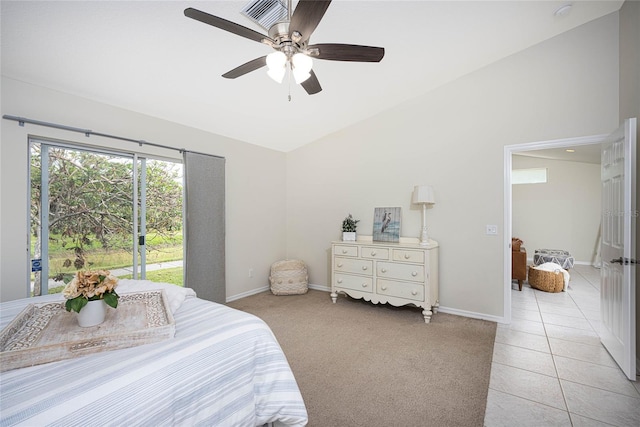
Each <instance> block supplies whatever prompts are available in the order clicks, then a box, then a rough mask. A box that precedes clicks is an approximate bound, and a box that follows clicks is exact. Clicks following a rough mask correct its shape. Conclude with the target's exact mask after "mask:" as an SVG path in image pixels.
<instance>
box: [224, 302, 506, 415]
mask: <svg viewBox="0 0 640 427" xmlns="http://www.w3.org/2000/svg"><path fill="white" fill-rule="evenodd" d="M228 305H229V306H231V307H234V308H237V309H240V310H243V311H246V312H249V313H253V314H255V315H257V316H258V317H260V318H262V319H263V320H264V321H265V322H266V323H267V324H268V325H269V326H270V327H271V329H272V330H273V332H274V334H275V335H276V337H277V339H278V342H279V343H280V345H281V346H282V349H283V350H284V352H285V354H286V356H287V359H288V360H289V364H290V365H291V369H292V370H293V373H294V375H295V377H296V380H297V381H298V384H299V386H300V391H301V392H302V397H303V398H304V401H305V404H306V406H307V411H308V413H309V426H312V427H313V426H329V427H351V426H367V427H372V426H386V427H395V426H403V427H411V426H415V427H426V426H482V424H483V420H484V412H485V407H486V402H487V391H488V387H489V375H490V371H491V357H492V354H493V342H494V338H495V332H496V324H495V323H493V322H487V321H483V320H475V319H469V318H465V317H460V316H454V315H450V314H444V313H438V314H437V315H434V316H433V318H432V320H431V323H430V324H425V323H424V319H423V317H422V314H421V311H422V310H421V309H418V308H415V307H392V306H390V305H386V304H385V305H374V304H371V303H367V302H365V301H362V300H354V299H351V298H348V297H345V296H340V298H339V299H338V302H337V303H336V304H333V303H332V302H331V298H330V297H329V294H328V293H327V292H321V291H315V290H310V291H309V292H308V293H307V294H304V295H290V296H275V295H273V294H271V292H263V293H260V294H257V295H253V296H250V297H247V298H243V299H240V300H237V301H234V302H232V303H229V304H228Z"/></svg>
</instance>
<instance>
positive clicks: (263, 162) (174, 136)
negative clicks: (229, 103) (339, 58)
mask: <svg viewBox="0 0 640 427" xmlns="http://www.w3.org/2000/svg"><path fill="white" fill-rule="evenodd" d="M2 114H3V115H5V114H8V115H13V116H21V117H27V118H30V119H35V120H40V121H46V122H53V123H59V124H64V125H68V126H74V127H80V128H83V129H91V130H93V131H96V132H102V133H106V134H112V135H118V136H123V137H128V138H133V139H141V140H146V141H151V142H154V143H157V144H163V145H168V146H173V147H180V148H186V149H189V150H193V151H198V152H202V153H210V154H215V155H219V156H223V157H225V158H226V243H227V250H226V261H227V263H226V275H227V297H234V296H237V295H241V294H243V293H247V292H249V293H250V292H252V291H254V290H255V289H256V288H261V287H264V286H266V284H267V283H268V279H267V278H268V275H269V267H270V265H271V263H272V262H273V261H274V260H276V259H280V258H282V257H284V255H285V252H286V246H285V245H286V241H285V234H286V228H285V220H286V210H285V202H286V198H285V188H286V171H285V169H286V156H285V154H284V153H281V152H277V151H273V150H268V149H264V148H260V147H258V146H255V145H251V144H247V143H245V142H240V141H236V140H232V139H229V138H224V137H221V136H218V135H213V134H210V133H207V132H203V131H200V130H197V129H193V128H189V127H185V126H181V125H178V124H175V123H171V122H167V121H164V120H159V119H155V118H152V117H149V116H145V115H142V114H137V113H133V112H130V111H126V110H122V109H119V108H115V107H110V106H107V105H104V104H99V103H96V102H91V101H88V100H86V99H82V98H79V97H76V96H72V95H68V94H63V93H60V92H56V91H52V90H48V89H44V88H41V87H36V86H33V85H29V84H25V83H21V82H18V81H15V80H11V79H7V78H3V79H2ZM212 120H215V118H212ZM1 122H2V129H1V145H0V153H1V156H0V161H1V171H0V177H1V181H0V182H1V185H2V187H1V189H2V192H1V203H2V205H1V216H0V218H1V227H0V230H1V231H0V232H1V236H2V243H1V246H0V250H1V252H0V264H1V270H0V274H1V275H0V299H1V300H2V301H7V300H11V299H15V298H23V297H25V296H27V283H26V280H27V279H26V278H27V271H28V270H27V244H26V240H27V198H26V197H27V194H28V191H27V165H28V159H27V136H28V135H30V134H31V135H38V136H43V137H49V138H56V139H60V140H65V141H74V142H80V143H84V144H96V145H102V146H107V147H119V148H124V149H130V150H132V149H138V150H144V151H146V152H151V153H153V152H156V154H160V153H161V154H162V155H164V156H167V155H170V156H174V157H176V156H178V158H180V157H179V156H180V154H179V153H178V152H174V151H166V150H162V151H158V150H153V149H148V148H146V147H143V148H139V147H138V145H136V144H131V143H126V142H119V141H116V140H113V139H104V138H99V137H95V136H91V137H90V138H87V137H85V136H84V135H83V134H78V133H72V132H68V131H61V130H56V129H51V128H46V127H42V126H35V125H29V124H27V125H25V127H20V126H18V123H17V122H12V121H7V120H1ZM249 268H253V269H254V277H253V278H249V274H248V272H249Z"/></svg>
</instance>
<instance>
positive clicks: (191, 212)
mask: <svg viewBox="0 0 640 427" xmlns="http://www.w3.org/2000/svg"><path fill="white" fill-rule="evenodd" d="M224 167H225V159H224V158H222V157H216V156H210V155H206V154H199V153H193V152H189V151H185V152H184V199H185V200H184V206H185V219H186V220H185V257H184V286H185V287H188V288H192V289H193V290H195V291H196V293H197V294H198V297H199V298H202V299H206V300H209V301H214V302H218V303H221V304H224V303H225V302H226V285H225V268H224V264H225V232H224V227H225V218H224V211H225V203H224V199H225V193H224V185H225V180H224Z"/></svg>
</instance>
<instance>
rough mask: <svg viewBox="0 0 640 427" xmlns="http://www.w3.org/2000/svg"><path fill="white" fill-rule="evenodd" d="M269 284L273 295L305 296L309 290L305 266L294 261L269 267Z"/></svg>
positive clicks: (281, 262)
mask: <svg viewBox="0 0 640 427" xmlns="http://www.w3.org/2000/svg"><path fill="white" fill-rule="evenodd" d="M269 282H270V283H271V292H272V293H273V294H274V295H300V294H306V293H307V291H308V290H309V288H308V285H309V276H308V275H307V266H306V265H305V263H304V262H302V261H300V260H295V259H288V260H284V261H277V262H274V263H273V264H272V265H271V274H270V275H269Z"/></svg>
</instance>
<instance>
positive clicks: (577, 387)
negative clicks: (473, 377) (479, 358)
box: [484, 265, 640, 427]
mask: <svg viewBox="0 0 640 427" xmlns="http://www.w3.org/2000/svg"><path fill="white" fill-rule="evenodd" d="M570 274H571V280H570V282H569V287H568V290H567V292H560V293H548V292H542V291H539V290H536V289H533V288H531V287H530V286H529V285H528V284H527V283H525V284H524V285H523V287H522V292H520V291H518V286H517V283H516V282H514V285H513V289H512V291H511V310H512V315H511V316H512V319H511V323H510V324H509V325H503V324H498V329H497V331H496V340H495V345H494V350H493V362H492V364H491V380H490V383H489V395H488V398H487V409H486V413H485V419H484V425H485V426H486V427H496V426H509V427H511V426H518V427H524V426H576V427H578V426H580V427H581V426H634V427H637V426H640V382H638V381H629V380H628V379H627V378H626V377H625V375H624V374H623V373H622V371H621V370H620V369H619V368H618V366H617V365H616V363H615V362H614V361H613V359H612V358H611V356H610V355H609V353H607V351H606V350H605V349H604V347H603V346H602V345H601V344H600V339H599V338H598V334H597V331H598V330H599V326H600V325H599V319H600V314H599V313H600V289H599V288H600V270H598V269H596V268H593V267H591V266H585V265H576V266H575V267H574V268H573V269H571V270H570Z"/></svg>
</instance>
